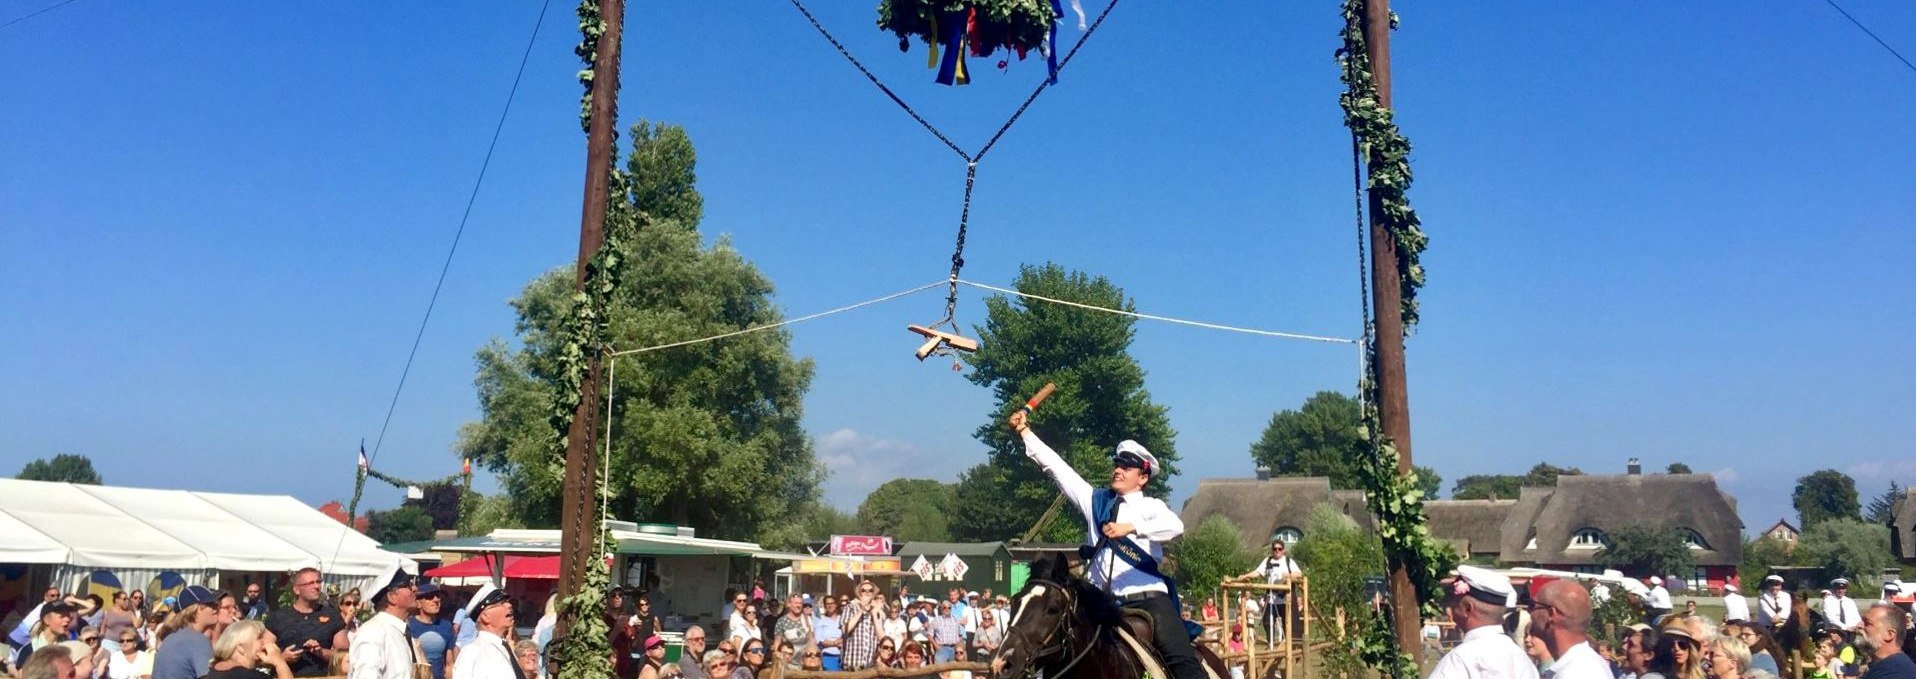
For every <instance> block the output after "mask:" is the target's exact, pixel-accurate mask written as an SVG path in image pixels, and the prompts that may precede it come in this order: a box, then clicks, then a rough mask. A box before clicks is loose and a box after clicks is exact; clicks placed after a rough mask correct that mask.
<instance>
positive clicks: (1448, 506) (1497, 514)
mask: <svg viewBox="0 0 1916 679" xmlns="http://www.w3.org/2000/svg"><path fill="white" fill-rule="evenodd" d="M1516 506H1517V501H1516V500H1431V501H1429V502H1425V503H1424V514H1425V516H1426V517H1427V518H1428V519H1429V525H1430V534H1431V535H1433V536H1436V537H1438V538H1439V539H1443V540H1448V541H1450V542H1451V543H1452V544H1454V545H1456V546H1457V551H1458V552H1459V553H1460V554H1463V555H1465V556H1476V555H1490V556H1496V555H1497V554H1498V553H1499V552H1500V551H1501V550H1502V547H1503V525H1504V519H1506V518H1509V516H1510V511H1511V510H1512V509H1513V508H1515V507H1516Z"/></svg>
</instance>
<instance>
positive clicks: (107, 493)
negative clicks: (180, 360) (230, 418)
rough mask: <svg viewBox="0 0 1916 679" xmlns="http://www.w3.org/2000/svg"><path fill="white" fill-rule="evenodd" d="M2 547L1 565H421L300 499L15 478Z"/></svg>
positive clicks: (0, 484) (0, 507)
mask: <svg viewBox="0 0 1916 679" xmlns="http://www.w3.org/2000/svg"><path fill="white" fill-rule="evenodd" d="M36 535H38V536H39V537H35V536H36ZM49 542H50V543H52V548H49V547H48V543H49ZM0 545H4V547H0V562H8V563H51V564H64V565H69V566H79V567H87V568H111V569H168V570H183V571H184V570H204V569H213V570H229V571H258V572H274V571H287V570H293V569H297V568H305V567H308V566H312V567H317V568H319V569H320V570H322V571H325V572H327V573H328V574H336V575H346V576H362V577H363V576H373V575H378V574H380V573H381V572H383V571H384V570H385V569H388V568H391V567H392V566H393V565H394V564H396V563H398V564H404V565H406V566H415V564H413V563H412V562H411V560H409V559H406V558H405V557H402V556H399V555H397V554H392V553H389V552H385V551H383V550H380V549H379V544H378V543H376V542H374V541H373V540H372V539H371V538H368V537H366V536H364V535H360V534H359V533H358V532H355V531H352V530H350V529H348V528H346V526H344V525H342V524H340V523H339V522H338V521H334V520H333V519H331V518H329V517H327V516H326V515H325V514H322V513H320V512H319V510H317V509H313V508H311V507H308V506H306V505H305V504H303V503H301V502H300V501H299V500H296V499H293V498H292V497H291V496H285V495H277V496H275V495H231V494H224V493H196V492H191V491H184V490H154V489H146V488H126V487H116V486H92V485H76V484H70V483H50V482H45V481H19V480H13V479H0Z"/></svg>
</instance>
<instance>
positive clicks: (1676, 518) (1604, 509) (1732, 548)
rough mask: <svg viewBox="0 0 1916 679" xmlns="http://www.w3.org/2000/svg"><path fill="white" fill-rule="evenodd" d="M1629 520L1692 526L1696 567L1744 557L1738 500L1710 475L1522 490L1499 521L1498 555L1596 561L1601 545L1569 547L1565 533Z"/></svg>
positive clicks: (1605, 479) (1567, 479)
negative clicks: (1501, 523) (1700, 544)
mask: <svg viewBox="0 0 1916 679" xmlns="http://www.w3.org/2000/svg"><path fill="white" fill-rule="evenodd" d="M1631 525H1650V526H1667V527H1673V528H1687V529H1689V530H1692V531H1695V532H1696V534H1697V536H1699V537H1701V538H1702V542H1703V548H1702V549H1698V550H1696V551H1695V552H1694V555H1695V557H1696V563H1697V565H1699V566H1734V565H1738V564H1739V563H1741V561H1742V558H1743V521H1742V520H1741V519H1739V518H1737V515H1736V500H1734V499H1732V498H1731V497H1730V496H1729V495H1728V494H1726V493H1724V492H1723V491H1722V490H1720V489H1718V488H1717V485H1716V479H1715V478H1714V477H1711V476H1710V475H1708V474H1650V475H1640V474H1618V475H1582V476H1561V477H1558V478H1557V487H1556V488H1554V489H1541V488H1538V489H1533V488H1525V489H1523V494H1522V496H1521V497H1520V498H1518V500H1517V505H1516V506H1515V507H1513V508H1512V510H1511V513H1510V516H1509V518H1508V519H1506V520H1505V521H1504V526H1503V528H1504V530H1503V537H1502V541H1501V542H1502V550H1501V554H1500V555H1499V558H1500V560H1502V561H1504V562H1506V563H1535V564H1549V565H1585V564H1596V563H1597V554H1598V552H1599V551H1600V550H1594V549H1570V548H1569V547H1570V540H1571V537H1572V536H1573V535H1575V534H1576V533H1577V532H1578V531H1581V530H1584V529H1596V530H1599V531H1603V532H1604V533H1610V532H1613V531H1616V530H1619V529H1622V528H1624V527H1626V526H1631ZM1533 540H1534V542H1533Z"/></svg>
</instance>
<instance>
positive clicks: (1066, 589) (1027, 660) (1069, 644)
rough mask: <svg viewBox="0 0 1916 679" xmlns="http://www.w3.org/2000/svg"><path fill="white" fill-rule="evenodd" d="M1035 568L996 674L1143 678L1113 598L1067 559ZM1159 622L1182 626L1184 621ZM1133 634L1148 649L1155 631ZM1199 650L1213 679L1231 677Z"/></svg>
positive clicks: (1014, 612)
mask: <svg viewBox="0 0 1916 679" xmlns="http://www.w3.org/2000/svg"><path fill="white" fill-rule="evenodd" d="M1031 570H1032V574H1031V580H1030V581H1029V582H1027V583H1026V584H1025V588H1024V590H1023V591H1020V592H1018V594H1017V596H1016V597H1015V598H1013V599H1012V608H1011V623H1010V624H1009V625H1007V626H1006V628H1005V641H1004V645H1003V646H1000V647H999V649H998V654H997V657H995V658H994V659H993V660H992V661H991V671H992V675H993V676H996V677H999V678H1000V679H1030V678H1032V677H1037V676H1039V675H1040V674H1042V675H1043V676H1044V677H1045V679H1061V678H1063V677H1071V676H1080V677H1099V678H1100V679H1143V677H1144V674H1145V672H1144V662H1143V661H1142V660H1141V659H1139V657H1138V654H1137V653H1136V652H1135V651H1133V650H1132V648H1131V645H1130V644H1128V643H1125V642H1124V641H1123V640H1121V639H1119V638H1118V633H1117V629H1118V628H1119V627H1120V626H1123V625H1126V624H1127V622H1128V621H1127V620H1126V619H1125V616H1124V614H1123V613H1122V609H1120V608H1118V606H1117V605H1116V604H1115V603H1113V602H1112V599H1111V597H1110V595H1108V594H1105V593H1104V592H1103V591H1102V590H1099V589H1098V588H1096V587H1093V586H1092V585H1091V583H1089V582H1085V581H1084V579H1082V578H1079V577H1077V576H1076V575H1073V574H1072V573H1071V569H1070V565H1069V564H1068V563H1067V562H1066V561H1065V560H1064V559H1062V558H1053V559H1044V560H1040V561H1038V562H1037V563H1034V564H1032V569H1031ZM1159 624H1169V625H1176V624H1179V621H1177V620H1165V621H1160V622H1159ZM1131 636H1132V638H1134V639H1137V640H1138V641H1139V642H1140V643H1141V644H1143V645H1144V646H1145V648H1149V647H1150V644H1151V638H1152V637H1151V635H1150V634H1149V633H1143V632H1142V631H1138V630H1134V631H1132V632H1131ZM1197 650H1198V657H1199V658H1200V659H1202V660H1203V661H1204V663H1205V664H1206V665H1207V666H1209V668H1210V671H1211V674H1212V676H1215V677H1228V676H1230V674H1229V673H1228V672H1226V671H1225V670H1224V663H1223V662H1221V661H1219V660H1218V658H1217V656H1216V655H1214V654H1212V653H1211V651H1210V649H1207V648H1204V647H1202V646H1199V647H1198V649H1197ZM1159 666H1160V667H1162V662H1161V661H1159Z"/></svg>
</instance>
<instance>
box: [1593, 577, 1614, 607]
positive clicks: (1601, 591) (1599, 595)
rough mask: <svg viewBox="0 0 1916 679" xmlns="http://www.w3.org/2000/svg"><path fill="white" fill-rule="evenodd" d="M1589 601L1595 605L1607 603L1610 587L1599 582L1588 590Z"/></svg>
mask: <svg viewBox="0 0 1916 679" xmlns="http://www.w3.org/2000/svg"><path fill="white" fill-rule="evenodd" d="M1590 600H1591V601H1593V602H1595V603H1603V602H1606V601H1609V600H1610V586H1609V585H1605V584H1603V583H1601V582H1599V583H1597V584H1596V585H1595V586H1592V587H1591V588H1590Z"/></svg>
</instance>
